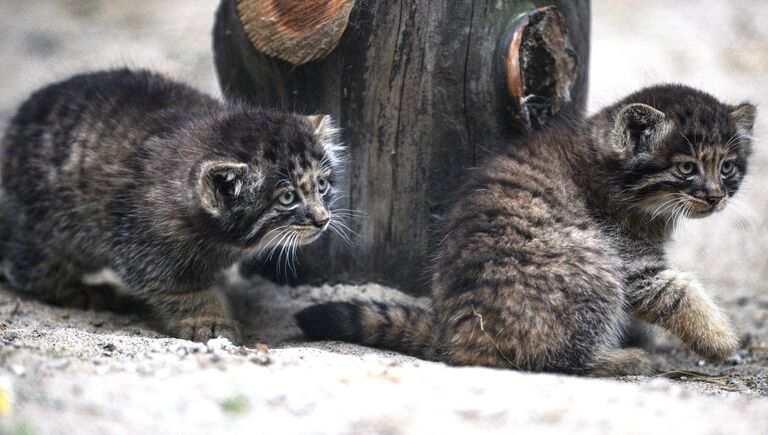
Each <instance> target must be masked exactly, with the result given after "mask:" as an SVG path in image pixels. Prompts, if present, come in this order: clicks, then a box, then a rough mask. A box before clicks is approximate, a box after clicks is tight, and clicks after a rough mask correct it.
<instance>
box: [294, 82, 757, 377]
mask: <svg viewBox="0 0 768 435" xmlns="http://www.w3.org/2000/svg"><path fill="white" fill-rule="evenodd" d="M755 112H756V111H755V107H754V106H752V105H750V104H747V103H743V104H739V105H736V106H731V105H727V104H723V103H721V102H719V101H717V100H716V99H715V98H713V97H712V96H710V95H708V94H705V93H703V92H700V91H697V90H695V89H691V88H688V87H684V86H676V85H664V86H656V87H650V88H647V89H643V90H641V91H639V92H637V93H634V94H632V95H630V96H628V97H626V98H625V99H623V100H621V101H619V102H618V103H616V104H614V105H612V106H610V107H608V108H606V109H604V110H602V111H601V112H599V113H598V114H596V115H595V116H593V117H592V118H590V119H588V120H585V121H583V122H571V123H568V124H566V125H560V126H556V127H553V128H552V129H550V130H549V131H546V132H542V133H536V134H534V135H531V136H529V137H526V138H522V139H521V141H520V142H518V143H514V144H511V145H510V146H509V148H508V149H507V150H506V151H505V152H503V153H501V154H500V155H498V156H495V157H494V158H492V159H490V160H489V161H487V162H486V163H485V165H484V166H482V167H481V168H480V169H479V170H477V171H474V172H473V174H472V175H471V176H470V180H469V182H468V183H467V185H466V186H465V188H464V189H463V191H462V192H461V194H460V196H459V198H460V199H459V200H458V201H457V202H456V203H455V204H454V206H453V207H452V209H451V210H450V212H449V215H448V217H447V220H446V224H445V227H444V239H443V240H442V242H441V243H440V245H439V247H438V248H437V252H436V257H437V260H436V263H435V265H434V274H433V279H432V304H431V307H430V308H427V309H422V308H420V307H419V306H416V305H411V306H409V305H402V304H401V305H398V304H391V303H377V302H365V301H352V302H337V303H327V304H322V305H318V306H314V307H310V308H307V309H306V310H304V311H302V312H300V313H299V314H297V320H298V323H299V325H300V327H301V328H302V329H303V330H304V332H305V333H306V334H307V335H308V336H309V337H312V338H315V339H338V340H347V341H352V342H357V343H363V344H368V345H371V346H377V347H384V348H390V349H395V350H400V351H403V352H406V353H411V354H416V355H422V356H425V357H427V358H431V359H436V360H441V361H446V362H448V363H450V364H458V365H470V364H471V365H485V366H492V367H513V368H519V369H523V370H536V371H557V372H566V373H577V374H594V375H614V374H632V373H647V372H648V371H650V369H651V367H650V363H649V361H648V359H647V358H646V356H645V354H644V353H643V352H642V351H641V350H638V349H621V348H620V341H621V338H622V335H623V334H624V333H625V331H626V326H627V322H628V318H629V315H632V316H636V317H637V318H639V319H642V320H645V321H648V322H650V323H653V324H656V325H659V326H661V327H663V328H666V329H667V330H669V331H671V332H672V333H674V334H675V335H677V336H678V337H680V338H681V339H682V340H683V341H684V342H685V343H687V344H688V345H689V346H690V347H691V348H692V349H693V350H695V351H696V352H698V353H700V354H702V355H705V356H707V357H711V358H716V359H722V358H725V357H727V356H729V355H730V354H731V353H732V352H734V351H735V349H736V348H737V338H736V335H735V334H734V331H733V329H732V327H731V325H730V323H729V322H728V320H727V319H726V317H725V316H724V315H723V313H722V312H721V311H720V309H719V308H718V307H717V306H716V305H715V304H714V303H713V302H712V300H711V299H710V297H709V296H708V295H707V294H706V293H704V291H703V290H702V288H701V286H700V285H699V284H698V283H697V282H696V281H695V280H694V279H692V278H691V277H689V276H687V275H685V274H683V273H680V272H677V271H675V270H672V269H670V268H669V267H668V265H667V263H666V262H665V259H664V250H663V248H664V243H665V241H666V240H667V239H668V238H669V236H670V231H671V227H672V226H673V223H672V222H673V221H675V220H676V219H678V218H679V217H681V216H686V217H690V218H699V217H704V216H707V215H709V214H712V213H714V212H717V211H718V210H721V209H722V208H723V207H725V206H726V204H727V203H728V200H729V198H730V197H731V196H732V195H733V194H734V193H736V191H737V190H738V189H739V186H740V184H741V181H742V179H743V178H744V176H745V174H746V172H747V160H748V157H749V155H750V147H751V144H750V135H751V132H752V125H753V122H754V118H755Z"/></svg>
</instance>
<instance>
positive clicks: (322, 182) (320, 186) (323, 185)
mask: <svg viewBox="0 0 768 435" xmlns="http://www.w3.org/2000/svg"><path fill="white" fill-rule="evenodd" d="M317 190H318V191H319V192H320V193H321V194H323V193H325V192H326V191H327V190H328V180H326V179H325V178H318V180H317Z"/></svg>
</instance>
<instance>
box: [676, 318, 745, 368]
mask: <svg viewBox="0 0 768 435" xmlns="http://www.w3.org/2000/svg"><path fill="white" fill-rule="evenodd" d="M685 341H686V342H687V344H688V345H689V346H690V347H691V349H692V350H693V351H694V352H696V353H698V354H700V355H703V356H705V357H707V358H710V359H714V360H717V361H723V360H725V359H727V358H728V357H729V356H731V355H733V354H734V353H735V352H736V350H738V348H739V338H738V337H737V336H736V332H735V331H734V329H733V326H731V322H729V321H728V319H727V318H726V317H725V315H723V314H722V313H720V312H719V310H717V311H716V313H714V315H712V316H711V317H710V318H709V319H707V322H706V323H705V324H702V325H701V327H700V330H699V333H698V334H696V336H695V337H693V338H692V339H690V340H685Z"/></svg>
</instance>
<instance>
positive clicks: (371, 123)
mask: <svg viewBox="0 0 768 435" xmlns="http://www.w3.org/2000/svg"><path fill="white" fill-rule="evenodd" d="M241 1H243V0H241ZM294 1H299V0H294ZM301 1H304V2H312V1H315V0H301ZM549 5H554V6H555V7H556V8H548V7H547V6H549ZM558 11H559V12H558ZM337 42H338V44H337V45H336V46H335V48H334V47H331V50H330V52H327V53H321V55H319V56H318V57H317V60H314V61H311V62H308V63H304V64H300V62H290V61H286V60H282V59H281V58H278V57H276V56H274V54H273V56H268V55H266V54H264V53H263V52H262V51H259V50H257V49H256V48H254V43H253V42H252V41H251V40H250V39H249V38H248V35H247V34H246V33H245V31H244V29H243V24H242V19H241V16H240V15H239V14H238V7H237V2H236V1H235V0H223V1H222V3H221V6H220V9H219V12H218V16H217V21H216V26H215V29H214V49H215V56H216V57H215V61H216V66H217V71H218V75H219V80H220V83H221V86H222V89H223V92H224V94H225V95H226V96H227V97H233V98H238V99H245V100H247V101H250V102H253V103H256V104H260V105H263V106H268V107H278V108H282V109H288V110H294V111H298V112H302V113H305V114H314V113H329V114H331V115H333V116H334V118H335V119H336V120H337V122H338V124H339V125H340V126H341V127H342V129H343V138H344V141H345V142H346V143H347V145H348V147H349V153H350V156H351V161H350V164H349V168H348V171H347V174H346V177H345V179H344V182H343V186H342V188H343V190H344V192H345V193H346V195H347V196H346V197H345V198H344V199H343V200H342V201H340V203H342V204H340V205H339V207H342V208H347V209H356V210H361V211H364V212H366V213H367V216H366V217H365V218H359V219H349V220H348V225H349V226H350V228H351V229H352V230H354V231H355V233H357V234H356V235H354V236H353V242H354V246H349V245H348V244H346V243H345V242H344V240H342V239H341V238H340V237H336V236H335V235H333V236H331V237H326V238H324V239H321V240H320V241H318V242H315V243H314V244H313V245H310V246H308V247H305V248H304V249H303V250H302V253H301V257H300V261H301V265H302V267H301V272H300V275H299V277H298V281H301V282H312V283H317V282H321V281H330V282H350V283H363V282H378V283H382V284H385V285H390V286H393V287H396V288H400V289H402V290H404V291H408V292H411V293H415V294H419V293H422V292H423V291H425V289H426V282H427V281H428V275H427V273H426V272H425V271H426V266H427V265H428V261H427V260H426V259H427V257H428V255H429V254H430V252H431V251H432V249H433V248H434V246H435V244H436V240H435V237H436V232H435V231H434V230H435V228H436V224H438V223H439V221H440V217H441V216H442V215H443V214H444V212H445V210H446V207H447V205H448V201H449V199H450V195H451V192H453V191H454V190H455V189H456V188H457V187H458V186H459V185H460V183H461V182H462V180H463V178H464V174H465V173H466V171H468V170H471V168H473V167H475V166H476V165H477V164H478V163H479V162H480V161H481V160H482V159H483V158H484V157H486V156H487V155H489V153H492V152H494V151H495V150H498V149H500V148H501V147H502V146H503V145H504V144H505V142H507V141H508V139H509V138H510V137H513V136H515V135H520V134H523V133H525V132H526V131H527V130H528V129H530V128H540V127H542V126H543V125H545V124H546V122H547V121H548V120H549V119H551V118H552V117H555V116H563V115H565V116H570V115H574V114H580V113H581V112H582V111H583V110H584V107H585V102H586V95H587V66H588V59H589V0H560V1H546V2H545V1H519V0H388V1H383V0H382V1H374V0H357V1H356V3H355V4H354V7H352V9H351V13H350V15H349V22H348V24H347V26H346V29H345V30H343V34H342V35H341V37H340V39H338V41H337ZM256 45H258V44H256ZM323 56H324V57H323ZM282 58H283V59H285V58H286V57H285V56H282Z"/></svg>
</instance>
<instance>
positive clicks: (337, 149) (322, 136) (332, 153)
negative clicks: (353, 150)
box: [307, 115, 345, 166]
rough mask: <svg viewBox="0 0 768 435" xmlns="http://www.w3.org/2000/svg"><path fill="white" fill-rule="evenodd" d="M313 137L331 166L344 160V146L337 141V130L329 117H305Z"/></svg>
mask: <svg viewBox="0 0 768 435" xmlns="http://www.w3.org/2000/svg"><path fill="white" fill-rule="evenodd" d="M307 121H308V122H309V125H311V126H312V128H313V132H314V134H315V136H317V138H318V139H319V140H320V143H321V144H322V146H323V148H324V149H325V152H326V153H327V154H328V159H329V161H330V162H331V164H332V165H333V166H336V165H337V164H338V163H340V162H341V161H343V160H344V158H345V156H344V146H343V145H342V144H341V142H340V141H339V129H338V128H337V127H336V124H335V123H334V122H333V118H332V117H331V116H330V115H311V116H307Z"/></svg>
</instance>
